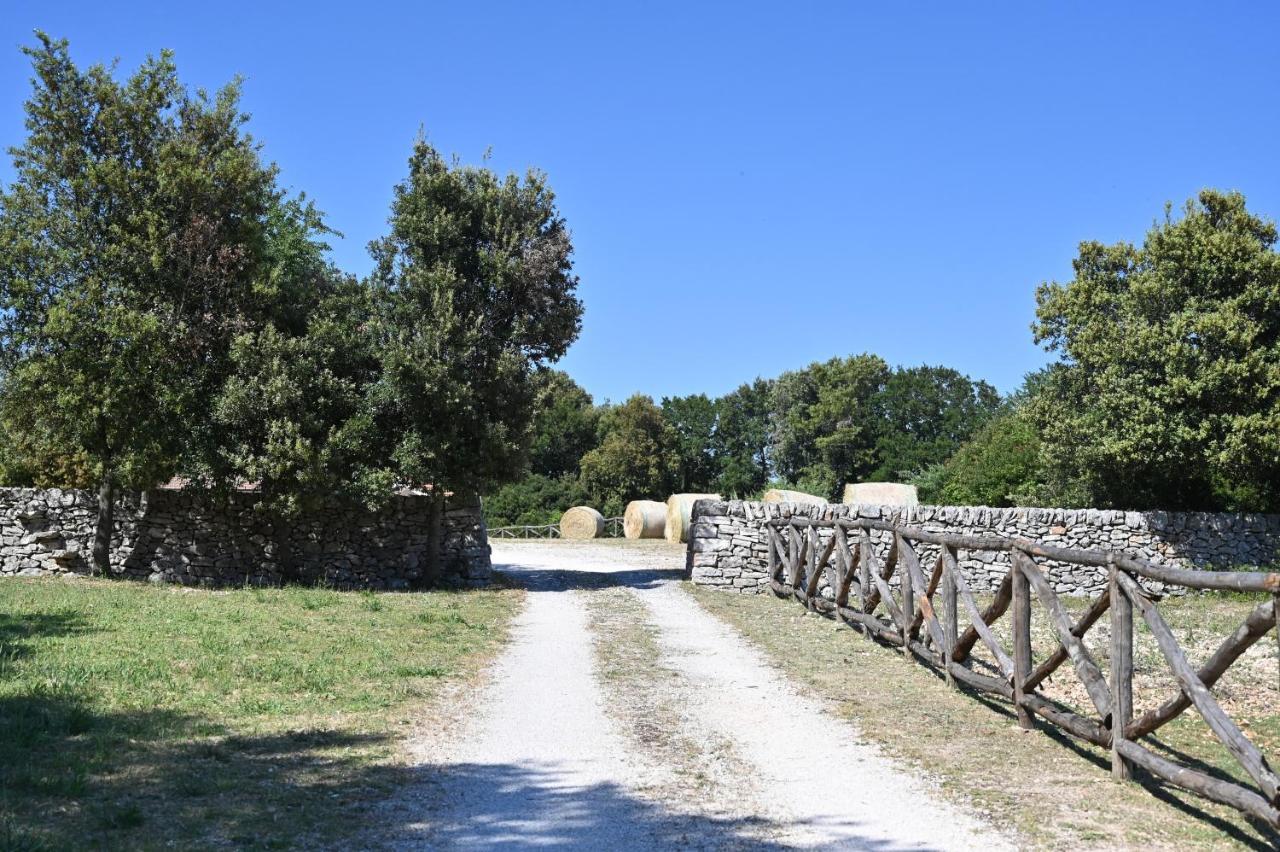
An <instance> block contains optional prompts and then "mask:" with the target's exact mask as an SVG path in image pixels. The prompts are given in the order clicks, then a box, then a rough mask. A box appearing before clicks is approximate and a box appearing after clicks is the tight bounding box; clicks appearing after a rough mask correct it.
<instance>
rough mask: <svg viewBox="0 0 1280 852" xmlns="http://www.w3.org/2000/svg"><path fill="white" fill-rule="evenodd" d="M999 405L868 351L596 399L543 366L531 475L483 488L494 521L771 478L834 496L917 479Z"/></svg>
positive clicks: (946, 376)
mask: <svg viewBox="0 0 1280 852" xmlns="http://www.w3.org/2000/svg"><path fill="white" fill-rule="evenodd" d="M1000 407H1001V400H1000V396H999V394H998V393H997V392H996V390H995V389H994V388H993V387H991V386H990V385H988V384H986V383H985V382H980V381H973V380H972V379H970V378H968V377H967V376H964V375H962V374H960V373H959V372H957V371H955V370H952V369H949V368H945V367H913V368H907V369H902V368H891V367H890V366H889V365H888V364H887V363H885V361H884V360H883V359H881V358H879V357H876V356H874V355H855V356H852V357H848V358H833V359H832V360H830V361H826V362H823V363H816V364H812V365H810V366H808V367H806V368H805V369H803V370H796V371H793V372H787V373H784V374H782V375H781V376H779V377H778V378H776V379H756V380H755V381H754V382H751V383H749V384H744V385H742V386H740V387H739V388H737V389H736V390H734V391H732V392H731V393H728V394H725V395H724V396H721V397H718V398H714V399H713V398H711V397H708V396H707V395H706V394H693V395H690V396H682V397H667V398H664V399H663V400H662V401H661V403H655V402H654V401H653V400H652V399H651V398H650V397H647V396H643V395H636V396H633V397H631V398H630V399H628V400H627V401H626V402H624V403H622V404H620V405H610V404H603V405H595V404H593V400H592V398H591V396H590V395H589V394H588V393H587V392H586V391H584V390H583V389H582V388H580V387H579V386H578V385H577V384H575V383H574V382H573V380H572V379H570V378H569V376H568V375H566V374H564V373H562V372H557V371H548V372H547V373H545V374H544V376H543V379H542V397H541V405H540V409H539V411H540V413H539V415H538V416H537V417H536V418H535V421H534V430H535V438H534V444H533V452H532V453H531V455H530V459H529V466H528V475H527V476H525V477H524V478H522V479H521V480H519V481H518V482H515V483H512V484H510V485H508V486H506V487H504V488H502V489H500V490H498V491H496V492H494V493H493V494H491V495H489V496H488V498H487V499H486V501H485V505H486V512H487V514H488V517H489V522H490V523H491V524H494V525H505V524H542V523H551V522H552V521H554V520H556V519H557V518H558V517H559V515H560V513H561V512H563V511H564V509H565V508H566V507H568V506H570V505H574V504H576V503H587V504H589V505H594V506H596V507H598V508H600V510H601V511H603V512H605V513H606V514H609V515H616V514H620V513H621V512H622V509H623V508H624V507H625V505H626V503H627V502H628V501H630V500H634V499H645V498H647V499H659V500H661V499H665V498H666V497H667V496H668V495H669V494H672V493H676V492H717V493H721V494H724V495H727V496H734V497H755V496H759V494H760V492H762V491H763V490H764V489H765V488H767V487H769V486H771V485H777V484H781V485H786V486H789V487H795V488H799V489H801V490H806V491H811V492H813V493H817V494H821V495H823V496H826V497H828V498H831V499H838V493H839V490H840V489H841V488H842V487H843V485H844V483H845V482H847V481H857V480H874V479H911V478H914V477H915V476H917V475H919V474H920V473H921V472H923V471H925V470H927V469H929V468H930V466H932V465H935V464H938V463H941V462H943V461H945V460H946V459H947V458H949V457H950V456H951V455H952V453H954V452H955V451H956V450H957V449H958V448H959V447H960V446H961V445H962V444H963V442H964V441H965V440H966V439H967V438H968V437H969V436H970V435H972V434H973V433H974V431H975V430H977V429H979V428H980V427H981V426H982V425H983V424H985V423H986V421H987V420H988V419H989V418H990V417H991V416H992V415H993V414H994V413H995V412H997V411H998V410H999V409H1000Z"/></svg>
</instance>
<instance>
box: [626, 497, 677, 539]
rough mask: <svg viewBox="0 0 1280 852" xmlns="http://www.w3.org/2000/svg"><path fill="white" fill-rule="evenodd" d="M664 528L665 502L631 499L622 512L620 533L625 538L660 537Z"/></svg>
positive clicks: (665, 519)
mask: <svg viewBox="0 0 1280 852" xmlns="http://www.w3.org/2000/svg"><path fill="white" fill-rule="evenodd" d="M666 529H667V504H666V503H659V502H658V501H657V500H632V501H631V502H630V503H628V504H627V511H626V512H624V513H623V514H622V534H623V535H624V536H626V537H627V538H662V535H663V533H664V532H665V531H666Z"/></svg>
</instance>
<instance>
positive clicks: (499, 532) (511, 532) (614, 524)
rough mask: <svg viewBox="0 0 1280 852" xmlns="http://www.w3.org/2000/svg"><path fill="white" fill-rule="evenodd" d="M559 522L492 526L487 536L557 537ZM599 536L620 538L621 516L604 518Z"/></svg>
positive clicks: (558, 535) (558, 534)
mask: <svg viewBox="0 0 1280 852" xmlns="http://www.w3.org/2000/svg"><path fill="white" fill-rule="evenodd" d="M559 537H560V525H559V524H534V525H528V526H519V527H493V528H492V529H490V530H489V538H559ZM600 537H601V538H622V518H605V519H604V535H602V536H600Z"/></svg>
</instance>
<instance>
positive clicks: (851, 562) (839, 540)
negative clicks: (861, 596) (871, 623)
mask: <svg viewBox="0 0 1280 852" xmlns="http://www.w3.org/2000/svg"><path fill="white" fill-rule="evenodd" d="M835 539H836V547H837V549H838V550H839V551H840V564H841V566H843V568H844V571H843V573H842V574H841V575H840V578H839V580H840V582H839V584H838V585H837V587H836V593H835V600H836V605H837V606H846V605H847V604H848V603H849V590H850V589H852V588H853V577H854V573H853V572H854V571H855V570H856V569H857V567H858V557H857V551H856V550H854V549H852V548H850V547H849V540H848V535H847V534H846V533H845V531H844V529H842V528H841V527H836V531H835Z"/></svg>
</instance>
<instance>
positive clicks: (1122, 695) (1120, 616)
mask: <svg viewBox="0 0 1280 852" xmlns="http://www.w3.org/2000/svg"><path fill="white" fill-rule="evenodd" d="M1119 571H1120V569H1119V568H1117V567H1116V566H1115V565H1114V564H1113V565H1112V566H1111V571H1110V576H1109V578H1108V581H1107V584H1108V585H1107V589H1108V595H1107V596H1108V597H1109V598H1110V599H1111V601H1112V604H1111V777H1112V778H1114V779H1116V780H1117V781H1128V780H1129V778H1130V776H1131V775H1132V774H1133V773H1132V771H1131V770H1130V768H1129V763H1128V761H1127V760H1125V757H1124V752H1123V751H1122V749H1121V743H1123V742H1124V738H1125V729H1126V728H1128V726H1129V722H1130V721H1132V717H1133V603H1132V602H1130V600H1129V597H1128V595H1126V594H1125V593H1124V589H1122V588H1120V584H1119V581H1118V580H1117V579H1116V574H1117V573H1118V572H1119Z"/></svg>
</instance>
